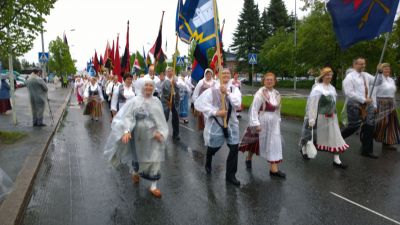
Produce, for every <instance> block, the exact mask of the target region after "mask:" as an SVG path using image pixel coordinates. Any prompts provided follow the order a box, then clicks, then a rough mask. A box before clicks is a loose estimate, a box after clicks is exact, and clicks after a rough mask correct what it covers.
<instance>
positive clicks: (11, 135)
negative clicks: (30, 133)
mask: <svg viewBox="0 0 400 225" xmlns="http://www.w3.org/2000/svg"><path fill="white" fill-rule="evenodd" d="M26 135H27V134H26V133H24V132H9V131H0V143H4V144H14V143H15V142H17V141H18V140H20V139H22V138H24V137H25V136H26Z"/></svg>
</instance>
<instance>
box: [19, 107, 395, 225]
mask: <svg viewBox="0 0 400 225" xmlns="http://www.w3.org/2000/svg"><path fill="white" fill-rule="evenodd" d="M71 101H72V103H71V105H70V106H69V108H68V113H67V116H66V117H65V119H64V121H63V123H62V125H61V127H60V129H59V131H58V132H57V133H56V134H55V136H54V139H53V141H52V142H51V144H50V145H49V150H48V154H47V155H46V158H45V159H44V161H43V165H42V167H41V168H40V171H39V173H38V177H37V179H36V181H35V184H34V188H33V193H32V197H31V199H30V202H29V204H28V207H27V210H26V212H25V214H24V215H23V220H22V224H24V225H80V224H82V225H91V224H93V225H102V224H104V225H111V224H121V225H122V224H146V225H147V224H174V225H175V224H185V225H186V224H285V225H286V224H307V225H309V224H362V225H364V224H379V225H381V224H400V223H399V222H398V221H400V214H399V212H400V204H399V202H400V195H399V193H400V186H399V183H400V152H399V151H397V152H396V151H383V152H382V151H381V149H380V145H378V144H375V149H376V153H378V154H379V155H380V158H379V159H378V160H372V159H368V158H364V157H361V156H360V155H359V151H358V147H359V141H358V136H353V137H352V138H350V139H348V143H349V144H350V146H351V148H350V149H349V151H348V152H346V153H345V154H344V155H343V157H342V161H343V162H344V163H346V164H348V165H349V168H348V169H347V170H345V171H344V170H341V169H336V168H333V167H332V156H331V155H330V154H328V153H322V152H319V153H318V156H317V158H316V159H315V160H312V161H308V162H304V161H303V160H302V158H301V156H300V154H299V152H298V151H297V142H298V138H299V135H300V129H301V121H293V120H287V119H283V120H282V124H281V126H282V135H283V139H284V162H283V163H282V164H281V166H280V168H281V169H282V170H283V171H285V172H286V173H287V179H286V180H279V179H273V178H271V177H270V176H269V174H268V164H267V162H266V161H265V160H264V159H262V158H259V157H255V158H254V161H253V169H252V170H246V168H245V165H244V158H245V156H244V155H243V154H242V153H239V168H238V174H237V177H238V179H240V180H241V181H242V185H241V187H239V188H236V187H233V186H232V185H229V184H226V183H225V180H224V174H225V159H226V156H227V153H228V152H227V148H226V147H223V148H222V149H221V150H220V151H219V152H218V153H217V155H216V156H215V157H214V161H213V171H212V174H211V175H207V174H206V173H205V171H204V161H205V147H204V145H203V140H202V136H201V133H200V132H198V131H196V128H195V122H194V121H193V118H191V119H190V123H189V124H188V125H181V126H180V129H181V132H180V133H181V134H180V135H181V141H180V142H172V141H171V140H170V139H171V137H169V142H168V148H167V152H166V161H165V162H164V163H163V164H162V175H161V176H162V178H161V180H160V182H159V187H160V189H161V191H162V193H163V196H162V198H161V199H155V198H153V197H152V196H151V195H150V194H149V192H148V185H149V183H148V182H146V181H144V180H141V183H140V184H139V185H133V184H132V183H131V180H130V177H129V174H128V171H127V168H126V167H120V168H118V169H113V168H111V167H110V166H109V165H108V163H107V162H106V160H105V158H104V157H103V146H104V144H105V142H106V138H107V135H108V133H109V130H110V123H109V116H108V113H106V112H104V113H105V114H104V116H103V117H102V119H101V121H99V122H95V121H91V120H90V119H88V118H87V117H85V116H83V115H82V108H81V107H80V106H78V105H76V104H74V102H75V101H76V100H71ZM247 124H248V119H247V116H246V114H245V113H243V118H242V119H241V123H240V129H241V132H243V130H244V129H245V127H246V126H247ZM170 129H171V126H170ZM363 207H364V208H363Z"/></svg>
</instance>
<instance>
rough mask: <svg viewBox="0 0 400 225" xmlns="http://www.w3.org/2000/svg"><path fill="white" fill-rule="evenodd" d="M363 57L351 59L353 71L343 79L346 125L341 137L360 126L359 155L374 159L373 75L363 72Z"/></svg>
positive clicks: (347, 135)
mask: <svg viewBox="0 0 400 225" xmlns="http://www.w3.org/2000/svg"><path fill="white" fill-rule="evenodd" d="M365 65H366V63H365V59H364V58H361V57H359V58H356V59H355V60H354V61H353V68H354V71H353V72H351V73H349V74H348V75H347V76H346V78H345V79H344V80H343V91H344V94H345V95H346V110H347V117H348V125H347V127H345V128H344V129H343V130H342V132H341V133H342V137H343V138H347V137H349V136H350V135H352V134H353V133H355V132H356V131H357V130H358V128H360V126H361V132H360V139H361V155H363V156H365V157H369V158H373V159H376V158H378V156H376V155H375V154H373V147H374V139H373V136H374V124H375V115H374V111H375V107H374V104H373V100H372V99H371V98H370V97H369V96H370V87H369V85H372V84H373V82H374V77H373V76H371V75H370V74H368V73H366V72H364V69H365Z"/></svg>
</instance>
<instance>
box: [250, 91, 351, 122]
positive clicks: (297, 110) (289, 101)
mask: <svg viewBox="0 0 400 225" xmlns="http://www.w3.org/2000/svg"><path fill="white" fill-rule="evenodd" d="M252 101H253V96H243V97H242V104H243V106H244V107H245V108H249V107H250V105H251V102H252ZM306 104H307V99H305V98H283V99H282V108H281V114H282V115H284V116H290V117H295V118H303V117H304V114H305V110H306ZM343 104H344V102H343V101H338V102H337V104H336V111H337V112H339V113H338V116H339V121H340V119H341V115H340V112H341V111H342V108H343Z"/></svg>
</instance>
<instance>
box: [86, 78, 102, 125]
mask: <svg viewBox="0 0 400 225" xmlns="http://www.w3.org/2000/svg"><path fill="white" fill-rule="evenodd" d="M92 75H94V74H92ZM83 96H84V97H85V101H86V102H87V104H86V107H85V111H84V112H83V115H90V117H91V119H92V120H93V119H94V120H96V121H98V120H99V117H101V116H102V112H101V108H102V105H103V101H104V97H103V92H102V91H101V87H100V85H99V84H98V83H97V79H96V77H95V76H92V77H91V78H90V83H89V85H88V86H87V88H86V90H85V92H84V94H83Z"/></svg>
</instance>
